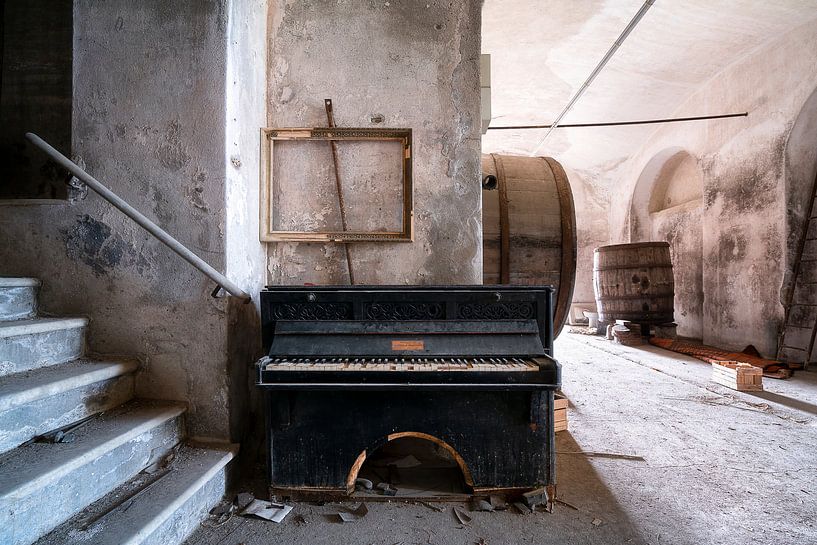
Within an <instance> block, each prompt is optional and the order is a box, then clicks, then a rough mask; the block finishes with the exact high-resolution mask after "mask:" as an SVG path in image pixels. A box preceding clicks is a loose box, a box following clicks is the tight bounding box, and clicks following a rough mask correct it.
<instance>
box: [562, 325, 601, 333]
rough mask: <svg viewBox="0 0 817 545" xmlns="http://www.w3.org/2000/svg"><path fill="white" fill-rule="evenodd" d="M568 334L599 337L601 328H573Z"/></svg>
mask: <svg viewBox="0 0 817 545" xmlns="http://www.w3.org/2000/svg"><path fill="white" fill-rule="evenodd" d="M567 332H568V333H575V334H578V335H598V334H599V328H598V327H575V326H572V327H570V329H568V330H567Z"/></svg>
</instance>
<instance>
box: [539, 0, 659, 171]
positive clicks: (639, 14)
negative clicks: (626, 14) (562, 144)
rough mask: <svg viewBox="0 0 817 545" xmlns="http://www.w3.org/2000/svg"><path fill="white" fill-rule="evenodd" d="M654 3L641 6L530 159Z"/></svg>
mask: <svg viewBox="0 0 817 545" xmlns="http://www.w3.org/2000/svg"><path fill="white" fill-rule="evenodd" d="M654 3H655V0H646V1H645V2H644V4H643V5H642V6H641V9H639V10H638V12H637V13H636V14H635V15H634V16H633V18H632V19H631V20H630V22H629V23H627V26H626V27H624V30H623V31H622V32H621V34H620V35H619V37H618V39H616V41H615V42H613V45H612V46H610V49H608V50H607V53H605V54H604V57H602V59H601V61H600V62H599V63H598V64H597V65H596V67H595V68H594V69H593V71H592V72H591V73H590V76H588V77H587V79H586V80H585V81H584V83H582V86H581V87H579V90H578V91H576V93H574V95H573V96H572V97H571V99H570V101H569V102H568V103H567V105H566V106H565V107H564V109H563V110H562V111H561V113H559V115H558V116H556V119H555V120H554V121H553V123H552V124H551V126H550V128H549V129H548V132H546V133H545V135H544V136H543V137H542V139H541V140H540V141H539V143H538V144H536V147H535V148H533V151H532V152H530V154H529V155H530V157H534V156H535V155H536V154H537V153H539V150H540V149H541V148H542V146H543V145H544V144H545V140H547V139H548V136H550V133H552V132H553V131H554V130H555V129H556V127H558V126H559V122H560V121H561V120H562V118H564V116H566V115H567V113H568V112H569V111H570V110H571V108H573V106H574V105H575V104H576V102H578V100H579V99H580V98H581V96H582V95H583V94H584V92H585V91H586V90H587V88H588V87H590V84H591V83H593V80H594V79H596V76H598V75H599V72H601V71H602V69H603V68H604V67H605V65H606V64H607V63H608V62H609V61H610V59H611V58H612V57H613V55H614V54H615V52H616V51H618V48H619V47H621V44H623V43H624V40H626V39H627V36H629V35H630V33H631V32H632V31H633V29H634V28H635V27H636V26H637V25H638V23H639V22H640V21H641V19H642V18H643V17H644V15H646V13H647V11H649V9H650V8H651V7H652V5H653V4H654Z"/></svg>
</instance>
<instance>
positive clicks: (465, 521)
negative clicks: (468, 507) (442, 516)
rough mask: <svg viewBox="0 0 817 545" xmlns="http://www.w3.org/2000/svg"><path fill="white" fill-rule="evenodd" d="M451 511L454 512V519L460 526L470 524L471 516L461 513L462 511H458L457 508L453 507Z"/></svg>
mask: <svg viewBox="0 0 817 545" xmlns="http://www.w3.org/2000/svg"><path fill="white" fill-rule="evenodd" d="M452 511H453V512H454V517H455V518H456V519H457V520H458V521H459V523H460V524H462V525H463V526H465V525H467V524H468V523H469V522H471V520H472V519H471V515H469V514H468V513H466V512H465V511H463V510H462V509H460V508H459V507H457V506H454V507H453V508H452Z"/></svg>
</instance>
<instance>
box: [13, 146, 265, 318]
mask: <svg viewBox="0 0 817 545" xmlns="http://www.w3.org/2000/svg"><path fill="white" fill-rule="evenodd" d="M26 138H28V140H29V141H30V142H31V143H32V144H34V145H35V146H37V147H38V148H40V149H41V150H42V151H44V152H45V153H46V155H48V156H49V157H51V159H53V160H54V161H56V162H57V163H58V164H59V165H60V166H62V167H63V168H65V169H67V170H68V171H69V172H71V174H73V175H74V176H76V177H77V178H78V179H79V180H82V182H84V183H85V185H87V186H88V187H90V188H91V189H93V190H94V191H96V192H97V193H98V194H99V195H100V196H101V197H102V198H103V199H105V200H106V201H108V202H109V203H111V204H112V205H114V206H115V207H116V208H118V209H119V210H120V211H121V212H122V213H123V214H125V215H126V216H128V217H129V218H130V219H132V220H133V221H135V222H136V223H137V224H139V226H140V227H142V228H143V229H145V231H147V232H148V233H150V234H151V235H153V236H154V237H156V238H157V239H158V240H159V241H160V242H162V243H163V244H164V245H165V246H167V247H168V248H170V249H171V250H173V251H174V252H176V253H177V254H178V255H179V256H181V258H182V259H184V260H185V261H187V262H188V263H190V264H191V265H193V266H194V267H195V268H197V269H198V270H200V271H201V272H202V273H204V275H205V276H207V277H208V278H209V279H210V280H212V281H213V282H215V283H216V284H218V285H219V287H221V288H222V289H224V290H225V291H226V292H228V293H229V294H230V295H233V296H235V297H238V298H240V299H243V300H244V301H245V302H249V301H250V300H251V297H250V296H249V294H247V292H245V291H244V290H242V289H241V288H239V287H238V286H237V285H236V284H234V283H233V282H231V281H230V279H229V278H227V277H226V276H224V275H223V274H221V273H220V272H218V271H217V270H215V269H214V268H213V267H211V266H210V265H209V264H208V263H207V262H206V261H204V260H203V259H202V258H200V257H199V256H197V255H196V254H194V253H193V252H192V251H190V250H189V249H188V248H187V246H185V245H184V244H182V243H181V242H179V241H178V240H176V239H175V238H173V237H172V236H171V235H170V234H169V233H168V232H167V231H165V230H164V229H162V228H161V227H159V226H158V225H156V224H155V223H153V222H152V221H150V220H149V219H148V218H147V217H145V216H144V215H143V214H142V213H141V212H139V211H138V210H136V209H135V208H134V207H132V206H131V205H129V204H128V203H127V202H125V201H124V200H123V199H122V198H121V197H120V196H119V195H117V194H116V193H114V192H113V191H111V190H110V189H108V188H107V187H105V186H104V185H102V183H100V182H99V180H97V179H96V178H94V177H93V176H91V175H90V174H88V173H87V172H85V171H84V170H83V169H82V168H80V167H79V165H77V164H76V163H74V162H73V161H71V160H70V159H69V158H68V157H66V156H65V155H63V154H62V153H60V152H59V151H57V150H56V149H54V148H53V147H52V146H51V145H50V144H49V143H48V142H46V141H45V140H43V139H42V138H40V137H39V136H37V135H36V134H34V133H30V132H29V133H26ZM217 291H218V288H216V291H214V292H213V294H214V295H215V293H216V292H217Z"/></svg>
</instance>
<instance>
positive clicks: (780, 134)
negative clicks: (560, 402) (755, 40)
mask: <svg viewBox="0 0 817 545" xmlns="http://www.w3.org/2000/svg"><path fill="white" fill-rule="evenodd" d="M816 46H817V31H815V30H814V26H813V25H803V26H801V27H799V28H798V29H796V30H795V31H792V32H790V33H787V34H786V35H785V36H782V37H780V38H779V39H778V40H776V41H773V42H771V43H767V44H765V45H764V46H762V47H759V48H757V49H756V50H754V51H752V52H751V53H750V54H748V55H746V56H745V57H743V58H741V59H740V60H738V61H737V62H735V63H733V64H732V65H730V66H729V67H727V68H726V69H725V70H723V71H722V72H720V73H719V74H718V75H716V76H715V77H714V78H712V79H711V80H710V81H709V82H707V83H706V84H705V85H704V86H702V87H701V88H700V89H699V90H698V91H697V92H695V93H694V94H693V95H691V96H690V97H689V98H688V99H687V100H686V101H685V102H684V103H683V104H682V105H681V106H680V107H679V108H678V109H677V110H676V111H675V113H674V114H673V115H674V116H683V115H696V114H700V113H702V112H707V113H723V112H737V111H748V112H749V117H748V118H737V119H732V120H720V121H712V122H706V123H688V124H681V123H678V124H672V125H665V126H662V127H660V128H658V129H657V130H656V131H655V132H654V133H653V134H652V136H651V137H650V138H649V139H648V141H647V144H645V145H644V146H643V147H642V148H641V149H640V150H639V151H638V153H637V154H635V155H634V156H633V157H632V158H630V159H629V160H628V161H627V162H626V163H625V164H624V165H622V167H621V168H620V169H619V170H618V172H617V173H616V174H617V176H618V177H619V178H620V179H621V180H622V184H621V186H620V191H617V192H615V193H614V195H613V199H612V203H611V209H610V225H611V238H612V240H613V241H614V242H627V241H630V240H631V239H632V238H633V233H632V232H631V222H630V218H629V217H628V215H629V211H630V210H631V204H632V203H631V199H632V198H633V194H634V191H635V188H636V185H637V182H638V180H639V178H640V176H641V175H642V173H643V172H644V171H645V169H647V168H650V166H651V162H652V161H653V159H654V158H655V157H656V156H660V155H661V154H662V153H664V152H665V151H666V150H667V149H682V150H685V151H686V152H687V153H689V154H690V155H692V156H693V157H695V158H696V161H697V162H698V164H700V166H701V170H702V173H703V189H704V199H703V213H702V243H703V289H704V294H705V301H704V307H703V340H704V342H706V343H709V344H715V345H719V346H724V347H728V348H736V349H742V348H743V347H744V346H746V345H747V344H750V343H751V344H754V345H755V346H756V347H757V348H758V349H759V350H760V351H761V352H763V353H764V354H771V355H773V354H774V353H775V351H776V344H777V332H778V329H779V327H780V323H781V320H782V317H783V307H782V305H781V287H782V286H783V282H784V275H785V272H786V270H787V269H788V268H789V267H790V263H789V254H788V253H787V248H789V246H790V244H788V243H787V241H789V240H790V239H791V238H792V237H791V235H790V233H791V232H792V228H791V221H790V217H793V216H792V214H791V213H790V212H788V210H791V209H792V205H793V203H792V200H791V199H790V195H792V194H793V193H794V194H797V195H800V194H801V193H803V192H804V191H805V189H802V186H803V184H804V183H805V182H806V181H808V177H807V176H805V175H803V174H802V172H801V171H802V170H806V169H807V167H803V168H801V169H800V170H798V171H797V172H798V173H799V174H797V175H796V176H793V173H794V171H793V170H792V168H791V166H790V165H792V164H793V163H794V162H797V163H798V164H799V163H800V162H802V163H804V164H805V163H809V162H811V165H810V166H809V167H808V168H811V169H813V168H814V158H813V156H812V157H811V158H810V159H809V157H805V156H804V154H805V153H812V155H813V152H810V151H805V150H807V149H808V150H813V149H814V146H815V141H814V140H812V141H811V143H810V145H809V144H808V143H807V142H805V141H800V142H799V143H798V144H797V146H792V145H790V146H789V149H790V154H791V155H793V157H791V158H789V159H788V160H787V159H786V148H787V141H789V135H790V132H791V129H792V125H793V123H794V121H795V119H796V118H797V117H798V115H799V114H800V112H801V109H802V108H803V105H804V103H805V102H806V99H807V98H808V97H809V96H810V95H811V94H812V92H813V91H814V89H815V87H816V86H817V71H815V70H814V66H815V63H816V62H817V47H816ZM814 132H815V131H814V130H813V127H812V130H811V131H810V132H809V131H808V130H804V134H799V133H798V138H799V139H801V140H802V139H803V138H806V140H808V139H809V138H815V137H817V135H815V134H814ZM806 133H808V137H806ZM811 172H814V171H813V170H811ZM793 186H794V187H793ZM794 200H795V201H797V199H794ZM798 202H799V201H798ZM800 208H802V207H800ZM800 214H802V212H800ZM676 318H678V316H676Z"/></svg>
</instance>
